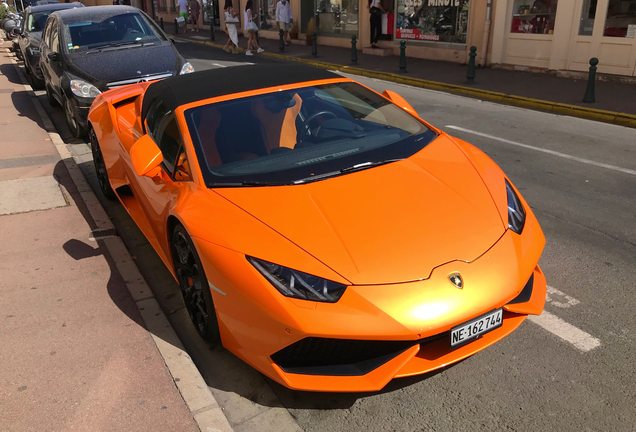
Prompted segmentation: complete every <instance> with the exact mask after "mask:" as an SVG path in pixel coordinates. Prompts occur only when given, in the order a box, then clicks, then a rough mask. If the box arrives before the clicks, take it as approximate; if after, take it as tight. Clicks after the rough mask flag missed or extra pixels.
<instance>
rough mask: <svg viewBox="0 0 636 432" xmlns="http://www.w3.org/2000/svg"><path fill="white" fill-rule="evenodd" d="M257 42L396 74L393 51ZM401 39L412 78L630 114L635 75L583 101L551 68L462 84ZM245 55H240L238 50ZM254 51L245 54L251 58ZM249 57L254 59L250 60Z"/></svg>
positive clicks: (598, 85)
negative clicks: (590, 100)
mask: <svg viewBox="0 0 636 432" xmlns="http://www.w3.org/2000/svg"><path fill="white" fill-rule="evenodd" d="M166 30H168V31H172V30H173V29H172V26H166ZM178 37H179V38H186V39H191V40H193V41H197V42H201V41H210V32H209V30H202V31H200V32H198V33H192V32H188V33H185V34H183V33H180V34H178ZM215 39H216V40H215V43H216V44H221V45H223V44H225V41H226V40H227V36H226V35H225V34H224V33H222V32H220V31H218V30H217V31H216V32H215ZM260 44H261V46H262V47H263V48H264V49H265V50H266V52H268V53H274V54H276V55H283V56H285V57H290V58H295V59H301V60H304V61H318V62H325V63H331V64H335V65H341V66H350V67H355V68H358V69H363V70H367V71H373V72H381V73H395V74H399V72H400V69H399V65H398V63H399V56H388V57H380V56H377V55H368V54H363V53H362V52H360V51H359V50H358V52H357V58H358V59H357V64H353V63H352V62H351V49H350V48H340V47H332V46H318V47H317V51H318V56H317V57H316V58H314V57H313V56H312V55H311V46H306V45H296V44H292V45H289V46H286V47H285V50H284V51H280V50H279V44H278V40H272V39H265V38H260ZM239 45H240V46H241V47H245V46H247V39H245V38H240V41H239ZM408 45H409V43H408V42H407V49H406V53H407V73H406V74H403V75H404V77H406V78H418V79H422V80H428V81H434V82H439V83H445V84H451V85H458V86H464V87H469V88H472V89H477V90H486V91H490V92H497V93H503V94H507V95H514V96H520V97H525V98H532V99H537V100H543V101H549V102H555V103H563V104H570V105H574V106H579V107H585V108H594V109H599V110H607V111H613V112H619V113H626V114H634V115H636V104H635V103H634V102H633V101H634V100H635V99H636V80H633V82H632V83H631V84H630V83H623V82H620V81H618V80H617V81H600V80H597V81H596V82H595V94H596V102H595V103H583V95H584V94H585V89H586V86H587V78H585V79H580V78H579V79H573V78H565V77H559V76H556V74H553V73H541V72H528V71H518V70H509V69H501V68H490V67H485V68H478V69H477V71H476V79H475V83H474V84H471V85H467V84H466V72H467V65H461V64H457V63H451V62H443V61H434V60H424V59H417V58H410V57H408ZM218 51H219V52H218V53H217V55H218V56H220V58H223V57H228V58H229V57H231V56H232V54H228V53H225V52H224V51H222V50H218ZM241 55H243V56H245V54H241ZM255 57H257V56H253V57H250V59H254V58H255ZM250 61H254V60H250Z"/></svg>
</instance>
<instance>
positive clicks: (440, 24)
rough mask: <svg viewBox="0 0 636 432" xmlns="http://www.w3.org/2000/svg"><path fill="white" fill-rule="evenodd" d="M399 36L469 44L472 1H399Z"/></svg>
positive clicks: (397, 28) (396, 33)
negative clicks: (469, 15)
mask: <svg viewBox="0 0 636 432" xmlns="http://www.w3.org/2000/svg"><path fill="white" fill-rule="evenodd" d="M396 4H397V16H396V18H397V21H396V30H395V37H396V38H397V39H405V40H414V41H435V42H449V43H458V44H464V45H465V44H466V36H467V31H468V12H469V8H470V0H441V1H439V0H397V2H396Z"/></svg>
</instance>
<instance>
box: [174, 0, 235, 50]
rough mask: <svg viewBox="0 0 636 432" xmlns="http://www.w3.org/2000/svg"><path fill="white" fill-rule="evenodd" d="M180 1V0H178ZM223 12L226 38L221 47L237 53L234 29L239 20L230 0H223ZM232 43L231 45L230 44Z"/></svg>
mask: <svg viewBox="0 0 636 432" xmlns="http://www.w3.org/2000/svg"><path fill="white" fill-rule="evenodd" d="M179 1H181V0H179ZM223 11H224V12H225V28H227V35H228V40H227V42H225V46H224V47H223V50H224V51H227V52H231V53H232V54H238V53H239V49H238V44H239V41H238V31H236V25H237V24H238V23H239V22H240V20H239V18H238V15H237V14H236V12H235V11H234V6H233V5H232V0H225V6H224V8H223ZM230 45H233V46H230Z"/></svg>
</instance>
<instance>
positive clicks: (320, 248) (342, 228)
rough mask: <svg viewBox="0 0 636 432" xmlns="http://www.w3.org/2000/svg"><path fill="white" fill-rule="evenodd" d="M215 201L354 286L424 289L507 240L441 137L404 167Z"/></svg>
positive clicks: (484, 195) (469, 169)
mask: <svg viewBox="0 0 636 432" xmlns="http://www.w3.org/2000/svg"><path fill="white" fill-rule="evenodd" d="M216 192H217V193H219V194H221V195H222V196H223V197H225V198H226V199H228V200H230V201H232V202H233V203H234V204H236V205H237V206H239V207H241V208H242V209H243V210H245V211H246V212H248V213H250V214H251V215H252V216H254V217H255V218H257V219H259V220H260V221H262V222H263V223H265V224H266V225H268V226H269V227H271V228H272V229H274V230H275V231H277V232H278V233H280V234H281V235H283V236H284V237H286V238H287V239H289V240H290V241H292V242H293V243H295V244H296V245H298V246H299V247H300V248H302V249H304V250H305V251H307V252H308V253H310V254H311V255H313V256H314V257H315V258H316V259H318V260H319V261H321V262H323V263H324V264H325V265H327V266H329V267H330V268H331V269H333V270H334V271H336V272H337V273H339V274H340V275H341V276H342V277H344V278H346V279H347V280H349V281H350V282H351V283H353V284H355V285H371V284H390V283H400V282H407V281H414V280H420V279H426V278H428V277H429V276H430V274H431V272H432V270H433V269H434V268H435V267H438V266H440V265H442V264H444V263H448V262H451V261H454V260H460V261H466V262H470V261H473V260H475V259H476V258H478V257H479V256H480V255H482V254H483V253H484V252H486V251H487V250H488V249H489V248H490V247H491V246H492V245H493V244H494V243H495V242H496V241H497V240H498V239H499V238H500V237H501V236H502V235H503V233H504V232H505V230H506V226H505V225H504V222H503V221H502V219H501V216H500V214H499V211H498V210H497V207H496V206H495V203H494V201H493V198H492V197H491V195H490V193H489V191H488V189H487V188H486V186H485V185H484V182H483V180H482V179H481V177H480V176H479V174H478V173H477V171H476V170H475V168H474V167H473V165H472V164H471V162H470V160H469V159H468V158H467V157H466V155H465V154H464V153H463V152H462V151H461V150H460V149H459V148H458V147H457V146H456V145H455V144H454V143H453V142H452V141H451V140H450V139H449V138H447V137H446V136H443V135H442V136H440V137H439V138H437V139H436V140H435V141H433V142H432V143H431V144H429V145H428V146H426V147H425V148H424V149H423V150H421V151H420V152H418V153H417V154H415V155H413V156H411V157H410V158H408V159H406V160H403V161H400V162H395V163H390V164H387V165H382V166H379V167H375V168H370V169H367V170H364V171H359V172H354V173H351V174H347V175H343V176H339V177H335V178H331V179H327V180H322V181H318V182H315V183H310V184H305V185H296V186H280V187H254V188H227V189H216ZM257 258H262V259H267V257H257ZM277 264H281V265H287V266H291V267H293V263H277ZM297 270H301V271H302V270H303V269H297Z"/></svg>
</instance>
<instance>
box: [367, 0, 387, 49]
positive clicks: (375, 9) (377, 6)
mask: <svg viewBox="0 0 636 432" xmlns="http://www.w3.org/2000/svg"><path fill="white" fill-rule="evenodd" d="M367 9H369V12H370V14H371V18H370V21H371V48H377V47H378V45H377V43H378V39H380V34H381V33H382V13H383V12H384V13H386V12H387V10H386V9H384V6H382V0H369V4H368V5H367Z"/></svg>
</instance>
